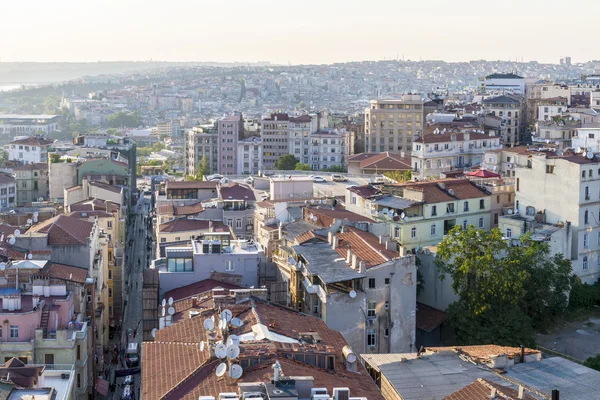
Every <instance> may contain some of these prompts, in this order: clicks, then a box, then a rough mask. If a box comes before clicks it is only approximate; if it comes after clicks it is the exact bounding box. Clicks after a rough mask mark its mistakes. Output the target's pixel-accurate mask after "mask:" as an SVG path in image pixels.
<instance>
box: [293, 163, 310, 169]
mask: <svg viewBox="0 0 600 400" xmlns="http://www.w3.org/2000/svg"><path fill="white" fill-rule="evenodd" d="M294 169H295V170H296V171H312V168H311V167H310V165H308V164H303V163H301V162H299V163H297V164H296V167H295V168H294Z"/></svg>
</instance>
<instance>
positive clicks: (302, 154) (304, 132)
mask: <svg viewBox="0 0 600 400" xmlns="http://www.w3.org/2000/svg"><path fill="white" fill-rule="evenodd" d="M317 121H318V119H317V118H313V117H311V116H310V115H301V116H299V117H296V118H292V119H290V121H289V125H288V143H289V153H290V154H293V155H294V157H296V158H297V159H298V160H299V161H300V162H301V163H304V164H309V165H311V147H312V141H311V139H310V138H309V135H310V134H311V133H313V132H316V131H317V130H318V126H317Z"/></svg>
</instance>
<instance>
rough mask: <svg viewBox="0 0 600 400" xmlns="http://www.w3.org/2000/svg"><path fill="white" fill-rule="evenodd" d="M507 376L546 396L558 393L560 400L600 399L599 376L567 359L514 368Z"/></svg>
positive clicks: (598, 373)
mask: <svg viewBox="0 0 600 400" xmlns="http://www.w3.org/2000/svg"><path fill="white" fill-rule="evenodd" d="M506 375H507V376H508V377H509V378H512V379H514V380H517V381H519V382H521V383H523V384H524V386H527V387H530V388H533V389H536V390H539V391H540V392H543V393H545V394H547V395H548V396H550V395H551V392H552V389H558V391H559V392H560V398H561V399H562V400H575V399H577V400H592V399H594V400H597V399H600V372H599V371H596V370H593V369H591V368H588V367H585V366H583V365H579V364H577V363H574V362H573V361H569V360H567V359H566V358H562V357H551V358H546V359H543V360H542V361H538V362H531V363H524V364H516V365H515V366H513V367H512V368H510V369H509V370H508V372H507V373H506Z"/></svg>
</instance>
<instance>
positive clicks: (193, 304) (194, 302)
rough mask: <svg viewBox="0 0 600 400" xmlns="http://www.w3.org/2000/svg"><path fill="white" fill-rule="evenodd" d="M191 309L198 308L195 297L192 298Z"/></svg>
mask: <svg viewBox="0 0 600 400" xmlns="http://www.w3.org/2000/svg"><path fill="white" fill-rule="evenodd" d="M192 307H193V308H196V307H198V298H197V297H196V296H194V297H192Z"/></svg>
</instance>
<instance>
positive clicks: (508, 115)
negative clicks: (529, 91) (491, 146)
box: [483, 94, 523, 146]
mask: <svg viewBox="0 0 600 400" xmlns="http://www.w3.org/2000/svg"><path fill="white" fill-rule="evenodd" d="M483 106H484V108H485V110H486V111H487V112H488V113H490V114H492V115H494V116H497V117H499V118H501V119H502V120H501V123H500V129H499V136H500V138H501V139H502V144H504V145H505V146H514V145H515V144H517V143H518V142H519V141H520V140H521V135H522V134H523V98H522V97H520V96H516V95H512V94H505V95H501V96H497V97H490V98H487V99H485V100H483Z"/></svg>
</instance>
